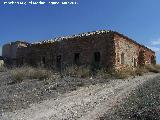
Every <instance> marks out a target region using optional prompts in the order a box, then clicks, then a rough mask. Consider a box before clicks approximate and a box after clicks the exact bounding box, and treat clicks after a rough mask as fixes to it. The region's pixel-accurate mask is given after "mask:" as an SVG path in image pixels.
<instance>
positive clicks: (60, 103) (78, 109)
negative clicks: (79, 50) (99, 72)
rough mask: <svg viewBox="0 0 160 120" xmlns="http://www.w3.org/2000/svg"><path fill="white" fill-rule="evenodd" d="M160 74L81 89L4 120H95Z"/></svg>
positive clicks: (16, 113)
mask: <svg viewBox="0 0 160 120" xmlns="http://www.w3.org/2000/svg"><path fill="white" fill-rule="evenodd" d="M157 76H159V77H160V74H151V75H145V76H141V77H136V78H129V79H127V80H112V81H110V82H109V83H104V84H95V85H90V86H85V87H81V88H79V89H78V90H75V91H72V92H70V93H65V94H63V95H61V96H59V97H58V98H57V99H50V100H46V101H43V102H41V103H39V104H32V105H30V107H29V108H27V109H22V110H16V111H14V112H6V113H3V114H2V116H1V117H0V119H1V120H75V119H80V120H94V119H98V118H99V117H100V116H101V115H103V114H104V113H106V112H107V111H108V110H110V109H111V108H112V107H113V106H115V105H117V104H119V103H120V102H121V100H123V99H124V98H126V97H127V96H128V95H129V94H130V92H131V91H132V90H134V89H135V88H136V87H137V86H139V85H141V84H143V83H144V82H145V81H147V80H152V79H153V78H155V77H157Z"/></svg>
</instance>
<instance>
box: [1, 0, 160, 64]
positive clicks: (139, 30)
mask: <svg viewBox="0 0 160 120" xmlns="http://www.w3.org/2000/svg"><path fill="white" fill-rule="evenodd" d="M6 1H7V0H6ZM11 1H12V0H11ZM13 1H15V0H13ZM16 1H18V0H16ZM19 1H24V0H19ZM26 1H28V0H26ZM33 1H38V0H33ZM41 1H46V2H47V1H49V0H41ZM50 1H63V0H50ZM68 1H71V0H68ZM72 1H74V0H72ZM75 1H76V2H78V4H77V5H55V6H51V5H44V6H33V5H30V6H17V5H13V6H11V5H3V4H0V46H2V45H3V44H5V43H7V42H10V41H15V40H25V41H28V42H34V41H40V40H46V39H50V38H54V37H57V36H65V35H72V34H78V33H81V32H87V31H94V30H100V29H107V30H108V29H109V30H115V31H118V32H120V33H123V34H125V35H127V36H129V37H130V38H132V39H134V40H136V41H137V42H139V43H141V44H144V45H146V46H148V47H150V48H152V49H153V50H155V51H156V54H157V61H158V63H160V27H159V26H160V22H159V21H160V14H159V11H160V7H159V5H160V1H159V0H154V1H153V0H134V1H129V0H123V1H117V0H94V1H93V0H75ZM0 52H1V50H0Z"/></svg>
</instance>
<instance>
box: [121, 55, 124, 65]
mask: <svg viewBox="0 0 160 120" xmlns="http://www.w3.org/2000/svg"><path fill="white" fill-rule="evenodd" d="M121 64H124V53H122V54H121Z"/></svg>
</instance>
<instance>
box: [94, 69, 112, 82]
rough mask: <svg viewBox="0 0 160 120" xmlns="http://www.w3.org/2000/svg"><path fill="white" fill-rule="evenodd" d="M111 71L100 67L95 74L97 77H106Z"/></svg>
mask: <svg viewBox="0 0 160 120" xmlns="http://www.w3.org/2000/svg"><path fill="white" fill-rule="evenodd" d="M112 73H113V71H112V70H106V69H103V68H102V69H100V70H97V73H96V76H97V77H98V78H103V79H108V78H110V77H111V76H112Z"/></svg>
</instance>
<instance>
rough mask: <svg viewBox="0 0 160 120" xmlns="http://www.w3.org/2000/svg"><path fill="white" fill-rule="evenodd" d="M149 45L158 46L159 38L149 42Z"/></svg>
mask: <svg viewBox="0 0 160 120" xmlns="http://www.w3.org/2000/svg"><path fill="white" fill-rule="evenodd" d="M151 45H160V38H159V39H157V40H154V41H151Z"/></svg>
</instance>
